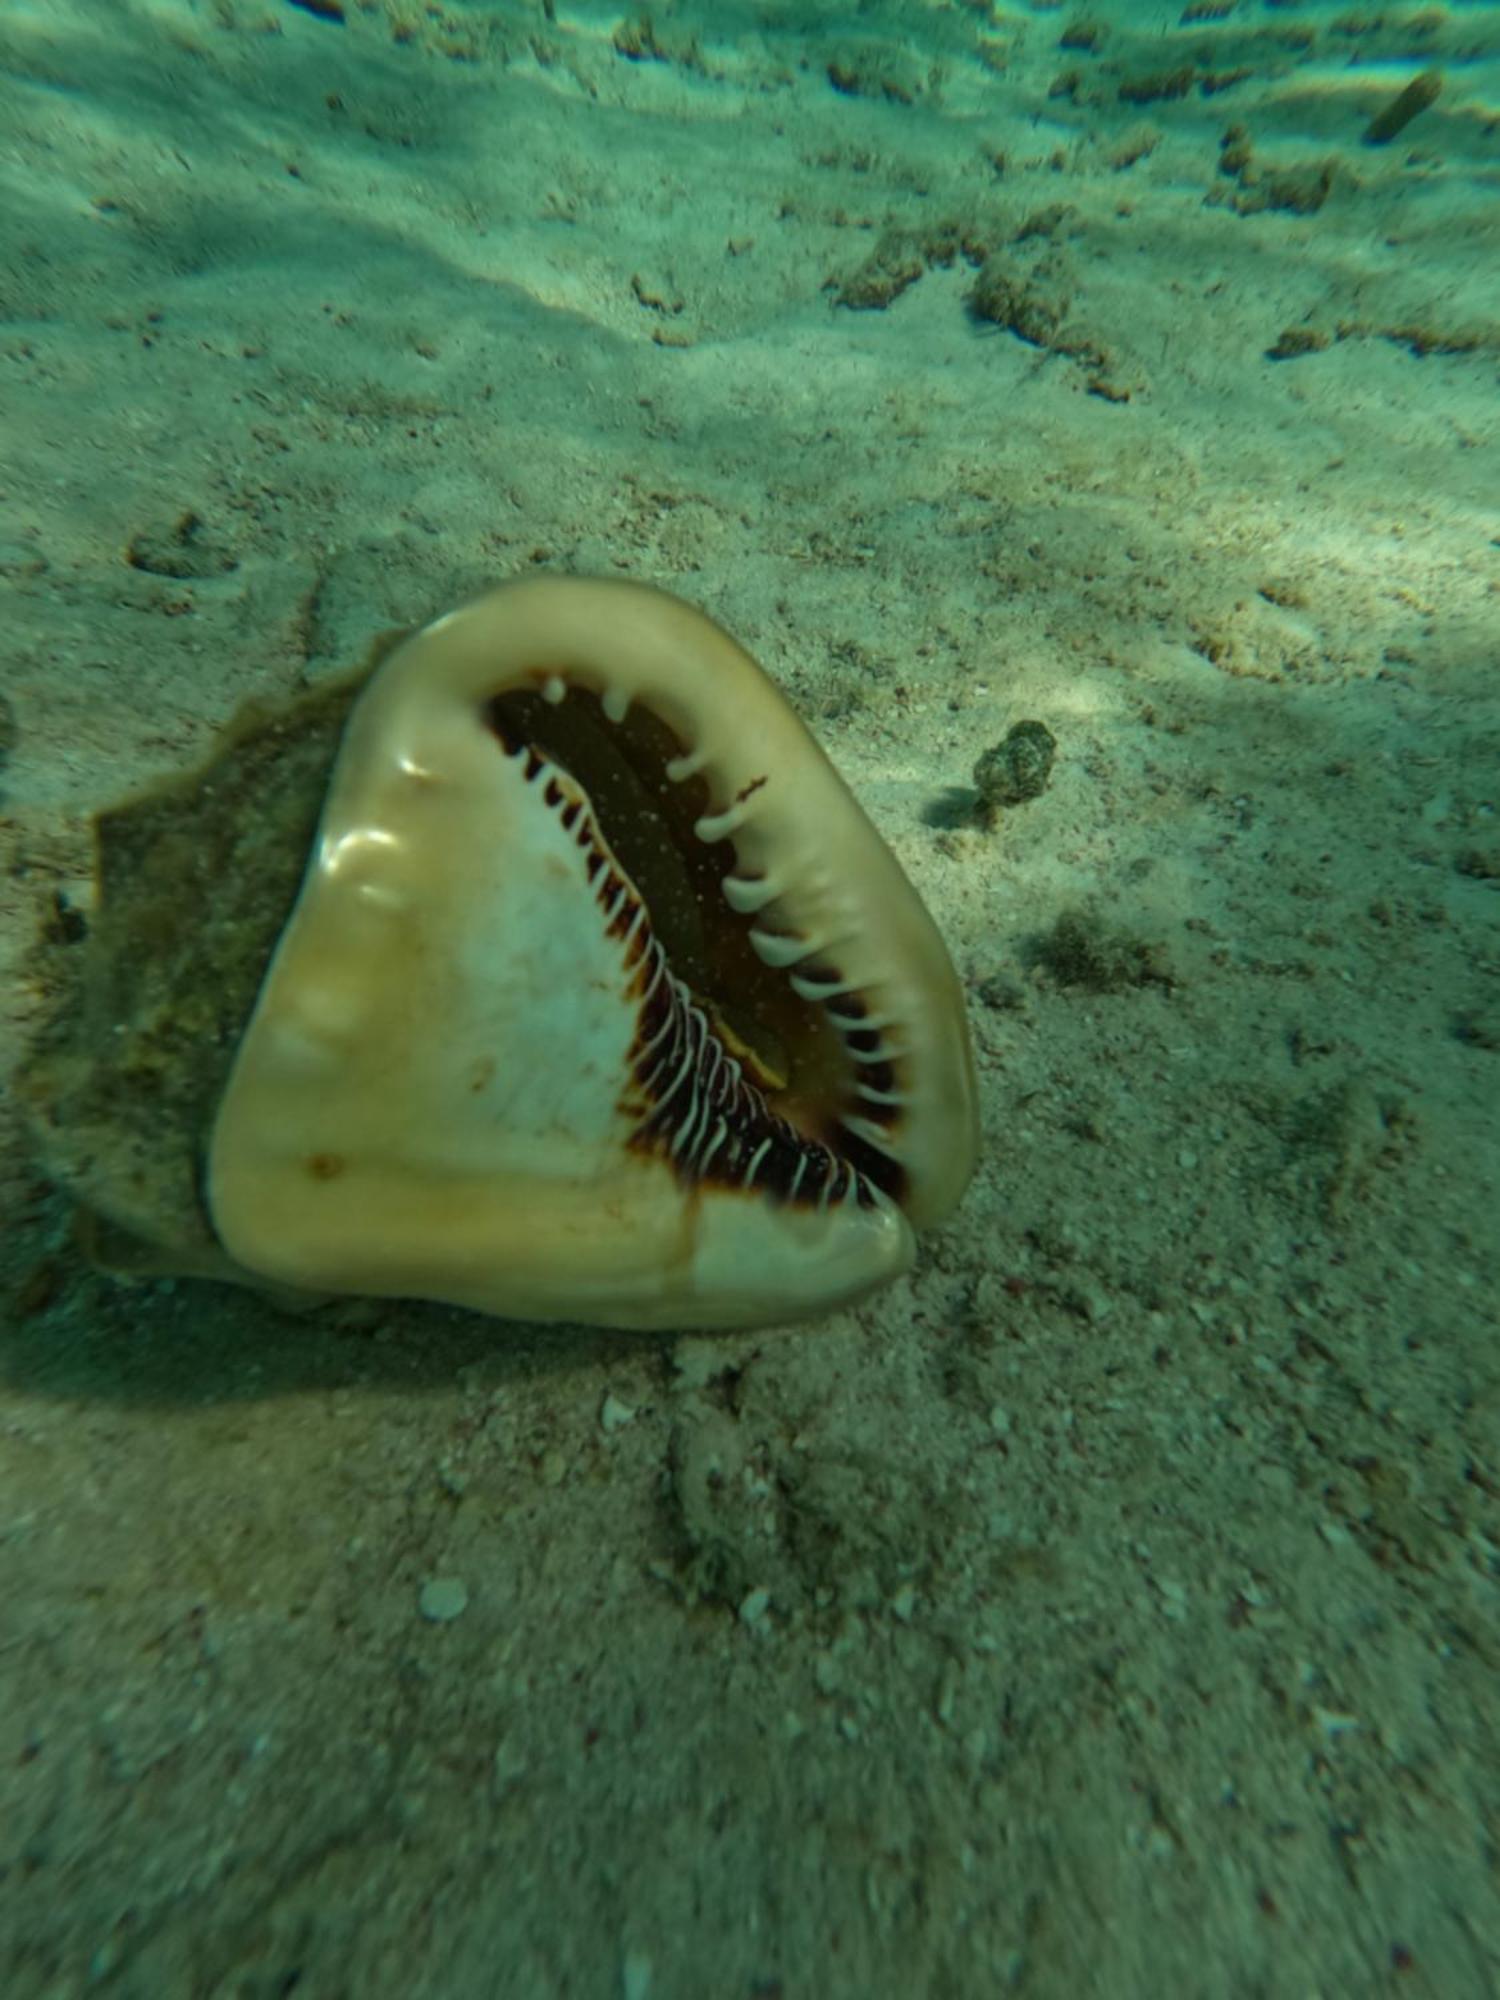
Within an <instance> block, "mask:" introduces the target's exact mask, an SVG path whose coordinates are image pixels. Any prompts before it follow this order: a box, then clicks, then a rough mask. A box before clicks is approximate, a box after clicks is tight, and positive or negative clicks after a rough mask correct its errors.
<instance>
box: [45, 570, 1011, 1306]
mask: <svg viewBox="0 0 1500 2000" xmlns="http://www.w3.org/2000/svg"><path fill="white" fill-rule="evenodd" d="M282 726H283V728H284V726H285V725H284V723H283V725H282ZM318 726H320V727H323V728H324V729H327V728H328V727H329V723H328V719H327V718H326V717H324V718H323V719H322V720H321V722H320V723H319V725H318ZM309 727H311V725H309ZM247 734H248V735H252V736H253V734H254V731H253V730H250V731H248V732H247V731H246V730H244V729H243V728H242V731H241V737H242V740H243V739H244V738H245V737H246V735H247ZM256 740H257V741H258V740H259V739H258V738H257V739H256ZM313 761H314V762H316V759H314V760H313ZM261 762H262V763H263V764H264V763H265V762H266V759H265V757H264V756H262V758H261ZM205 784H206V789H208V790H209V791H210V793H212V792H213V791H214V789H215V781H214V780H213V779H212V778H210V779H208V780H206V781H205V782H201V783H200V793H201V791H202V790H203V789H205ZM217 789H218V791H219V792H220V793H221V794H222V792H223V791H224V790H225V781H224V779H223V777H222V775H221V776H220V777H219V778H218V779H217ZM229 789H230V790H232V789H233V787H232V786H230V787H229ZM303 789H304V792H305V788H303ZM242 809H244V810H261V809H262V808H260V807H254V808H252V807H249V806H243V807H242ZM183 820H184V815H182V814H181V813H180V812H179V813H178V815H177V818H176V819H175V820H174V822H173V832H172V836H171V838H172V840H173V841H175V842H177V843H180V841H181V839H182V838H183ZM108 825H109V821H108V819H107V818H106V821H105V822H104V824H103V827H102V828H101V833H102V834H103V833H104V832H107V830H108ZM165 838H166V836H164V835H161V834H160V833H158V834H157V835H156V836H154V839H155V845H156V847H160V846H161V845H162V844H163V841H164V840H165ZM217 838H218V841H219V865H220V867H221V868H223V867H226V866H236V865H238V863H237V860H236V857H235V856H234V855H233V854H228V855H226V854H225V853H224V851H223V849H224V844H225V841H226V840H228V841H229V842H230V844H231V845H233V843H234V841H235V839H236V838H238V836H234V835H227V836H226V835H225V834H224V833H223V832H222V831H221V832H220V834H219V835H218V836H217ZM304 838H305V836H304ZM106 873H107V871H106ZM159 901H160V897H158V902H159ZM283 908H284V906H283ZM183 922H184V924H189V923H190V922H191V913H190V911H186V910H185V911H184V913H183ZM238 928H239V929H240V930H241V931H245V930H246V928H247V926H246V924H244V923H241V924H240V925H239V927H238ZM251 928H253V927H251ZM117 943H118V939H117ZM173 949H174V951H175V953H176V960H177V962H178V965H179V972H178V975H177V990H179V991H180V990H181V981H182V978H183V977H185V974H184V973H183V971H182V969H181V965H182V959H183V952H182V948H181V945H180V942H179V943H177V944H175V945H174V947H173ZM205 949H206V950H208V951H209V952H210V955H211V951H212V948H211V947H205ZM222 949H223V951H224V952H226V953H227V952H228V951H229V946H228V945H227V944H226V945H224V946H223V947H222ZM259 949H260V951H261V957H260V961H259V968H258V970H257V978H258V981H259V990H258V993H257V994H256V997H255V999H254V1004H253V1008H252V1009H251V1010H250V1011H249V1018H248V1021H245V1020H244V1015H243V1008H244V1002H243V999H241V1001H240V1002H239V1006H240V1009H241V1012H240V1018H239V1020H238V1021H237V1022H236V1023H235V1024H234V1026H233V1029H232V1031H230V1032H228V1033H226V1030H225V1025H224V1024H222V1023H221V1024H220V1025H219V1026H218V1029H217V1033H218V1036H219V1039H220V1040H221V1041H222V1042H224V1043H225V1044H226V1047H225V1051H224V1056H223V1057H222V1058H221V1060H220V1064H219V1068H218V1071H217V1073H216V1074H214V1073H213V1065H212V1063H210V1064H209V1065H208V1067H207V1069H206V1070H205V1071H204V1081H203V1082H202V1083H201V1084H200V1085H199V1086H198V1087H197V1089H196V1093H195V1103H196V1107H197V1108H196V1111H194V1112H193V1113H191V1114H190V1115H189V1116H188V1117H187V1123H188V1124H189V1125H191V1124H192V1123H193V1122H194V1120H196V1121H197V1130H196V1131H195V1132H194V1133H193V1134H192V1139H191V1144H192V1146H193V1148H194V1150H195V1152H196V1155H197V1165H198V1166H199V1168H200V1169H201V1173H200V1177H199V1179H198V1183H197V1185H196V1187H195V1190H194V1201H195V1204H196V1206H197V1210H198V1215H197V1221H198V1224H199V1234H200V1236H203V1237H206V1239H207V1240H206V1241H205V1242H203V1243H202V1244H201V1245H200V1247H201V1248H202V1250H203V1252H204V1254H203V1255H201V1256H198V1257H194V1256H192V1255H179V1257H178V1258H177V1259H176V1260H175V1261H177V1262H180V1263H181V1264H182V1265H183V1266H185V1267H189V1268H198V1269H203V1270H213V1269H218V1270H219V1271H220V1272H221V1274H222V1275H230V1276H239V1277H242V1278H247V1279H249V1280H251V1281H256V1282H262V1283H266V1284H268V1285H272V1286H277V1287H285V1288H289V1289H290V1290H291V1291H293V1292H301V1293H320V1294H327V1293H362V1294H376V1295H384V1296H403V1297H416V1298H426V1299H435V1300H444V1301H448V1302H450V1303H453V1304H457V1305H462V1306H467V1307H472V1308H476V1309H478V1310H479V1311H482V1312H487V1313H493V1314H497V1315H501V1316H504V1317H510V1318H527V1319H539V1320H559V1319H566V1320H582V1321H588V1322H593V1323H596V1324H602V1325H613V1326H627V1327H676V1326H695V1327H717V1326H747V1325H759V1324H764V1323H769V1322H774V1321H780V1320H786V1319H791V1318H796V1317H799V1316H802V1315H806V1314H809V1313H816V1312H821V1311H826V1310H829V1309H831V1308H834V1307H837V1306H840V1305H843V1304H847V1303H848V1302H849V1301H851V1300H853V1299H855V1298H857V1297H859V1296H860V1295H861V1294H863V1293H865V1292H867V1291H869V1290H870V1289H871V1288H873V1287H874V1286H876V1285H879V1284H881V1283H883V1282H885V1281H886V1280H888V1279H890V1278H893V1277H895V1276H896V1275H898V1274H899V1273H900V1272H902V1271H903V1270H905V1269H906V1268H907V1266H908V1265H909V1263H910V1261H911V1257H912V1254H913V1244H914V1230H915V1229H916V1228H917V1227H920V1226H923V1225H926V1224H929V1223H933V1222H936V1221H939V1220H941V1219H942V1218H943V1217H944V1216H945V1215H947V1214H948V1213H949V1212H950V1211H951V1209H952V1208H953V1206H954V1205H955V1203H956V1202H957V1200H958V1199H959V1196H960V1195H961V1193H962V1191H963V1188H964V1186H965V1184H966V1182H967V1181H968V1179H969V1177H970V1174H971V1172H972V1169H973V1165H974V1161H975V1157H976V1151H977V1144H978V1131H977V1118H976V1110H975V1098H976V1094H975V1085H974V1070H973V1060H972V1053H971V1048H970V1043H969V1037H968V1031H967V1026H966V1023H965V1018H964V1009H963V1001H962V994H961V989H960V987H959V983H958V981H957V979H956V977H955V975H954V971H953V968H952V965H951V963H950V961H949V958H948V955H947V952H946V950H945V949H944V946H943V944H942V941H941V939H940V938H939V936H938V933H937V931H936V929H935V927H934V926H933V924H932V922H931V919H930V918H929V917H928V915H927V913H926V911H925V910H924V908H923V907H922V904H921V903H920V901H919V899H918V898H917V896H916V893H915V891H914V890H913V889H912V887H911V885H910V884H909V882H908V881H907V879H906V877H905V876H904V875H903V873H902V872H901V869H900V867H899V865H898V864H897V862H896V860H895V858H894V856H893V855H892V854H891V852H890V850H889V849H888V848H887V847H886V845H885V844H884V842H883V841H882V840H881V839H880V837H879V835H878V834H877V833H876V832H875V830H874V828H873V827H872V826H871V825H870V822H869V821H868V820H867V819H866V817H865V815H864V813H863V812H862V811H861V810H860V808H859V806H858V805H857V804H856V802H855V800H854V799H853V797H852V796H851V794H850V793H849V791H848V790H847V788H846V787H845V785H844V784H843V782H842V780H841V779H840V778H839V777H838V775H837V773H836V772H835V771H834V769H833V767H832V766H831V764H829V762H828V760H827V759H826V757H825V756H824V755H823V753H822V751H821V750H820V749H819V748H818V747H817V745H816V744H815V743H814V741H813V739H812V738H811V736H810V735H809V734H808V732H807V731H806V729H805V728H804V727H803V725H802V723H801V722H800V721H799V720H798V718H797V717H796V715H795V714H794V712H793V711H792V709H791V708H790V706H789V705H788V703H787V702H786V700H785V699H784V697H783V696H782V695H781V693H780V692H779V690H778V689H777V688H776V687H775V685H774V684H773V683H772V682H771V681H770V680H769V679H768V678H767V677H766V676H765V675H764V674H763V673H762V671H761V670H760V668H759V667H758V666H757V665H756V664H755V662H754V661H753V660H752V659H751V658H750V656H749V655H748V654H747V653H745V652H744V651H743V650H742V649H741V648H740V647H739V646H738V645H736V643H735V642H734V641H733V640H732V639H731V638H729V636H728V635H727V634H726V633H725V632H723V631H722V630H721V629H720V628H719V627H718V626H717V625H715V624H714V623H713V622H712V621H711V620H710V619H708V618H707V617H705V616H704V615H703V614H702V613H701V612H699V611H697V610H695V609H693V608H692V607H691V606H689V605H687V604H684V603H682V602H681V601H680V600H678V599H676V598H673V597H670V596H668V595H666V594H665V593H663V592H661V591H657V590H652V589H649V588H646V587H644V586H641V585H637V584H631V583H625V582H619V581H603V580H590V579H581V578H569V577H538V578H532V579H527V580H524V581H520V582H514V583H509V584H503V585H501V586H499V587H498V588H496V589H494V590H492V591H490V592H489V593H487V594H486V595H484V596H482V597H480V598H478V599H477V600H475V601H474V602H472V603H470V604H468V605H466V606H464V607H463V608H462V609H460V610H458V611H456V612H453V613H451V614H450V615H448V616H446V617H443V618H440V619H438V620H437V621H436V622H434V623H433V624H430V625H428V626H426V627H424V628H423V629H422V630H420V631H418V632H417V633H415V634H414V635H413V636H411V637H410V638H408V639H406V640H405V641H404V642H402V643H401V644H399V645H398V646H396V647H395V649H394V650H392V651H390V652H388V653H387V654H386V656H385V657H384V658H383V660H382V661H381V662H380V663H379V665H378V666H377V667H376V669H375V671H374V673H373V674H372V675H371V677H370V678H369V680H368V682H367V684H365V685H364V686H363V687H362V689H360V691H358V692H357V694H355V695H354V696H353V698H352V706H351V707H350V708H349V713H348V718H347V722H346V724H345V726H344V728H343V732H342V740H341V742H340V743H339V746H338V749H337V753H336V756H335V757H334V759H333V763H332V769H331V775H330V778H329V783H328V790H327V797H326V801H325V802H324V804H323V808H322V814H321V819H320V822H319V824H318V827H317V831H316V834H315V836H314V837H313V840H312V851H311V856H310V858H309V859H308V860H307V863H306V868H305V873H304V875H303V879H302V883H301V887H300V891H299V892H298V894H297V896H296V901H295V905H294V907H293V908H292V910H291V913H290V916H289V918H287V920H286V922H285V925H284V928H283V929H282V930H281V932H280V935H279V939H277V940H276V941H275V944H274V950H273V951H271V952H270V957H269V965H266V962H265V949H266V947H265V945H264V944H262V945H260V947H259ZM134 956H135V957H136V958H137V959H138V958H139V953H138V952H137V953H136V954H134ZM260 972H263V977H260V976H259V975H260ZM121 976H122V975H121V973H120V971H119V968H118V967H117V968H116V971H115V974H114V977H115V978H116V980H117V981H118V979H119V978H120V977H121ZM141 976H142V975H141V973H140V970H139V967H138V966H137V967H136V968H135V969H133V970H132V971H131V973H130V974H129V980H130V981H132V982H135V985H134V986H133V988H132V990H133V992H134V999H133V1001H132V1002H131V1005H129V1006H127V1007H126V1009H125V1011H126V1013H127V1015H130V1014H131V1013H132V1012H133V1013H134V1015H135V1016H136V1017H138V1016H139V1013H140V1005H139V1000H140V995H139V991H138V990H136V989H137V988H138V984H139V979H140V977H141ZM240 977H241V982H242V984H243V979H244V968H243V967H242V968H241V973H240ZM225 978H226V980H228V978H229V975H228V974H227V973H226V974H225ZM85 983H86V984H87V982H85ZM169 984H170V982H169ZM202 1011H203V1010H202V1007H201V1005H200V1007H199V1012H200V1013H201V1012H202ZM159 1012H160V1007H159V1004H158V1008H157V1013H158V1015H159ZM87 1013H88V1008H87V1005H86V1004H84V1003H75V1004H74V1005H73V1006H72V1008H71V1012H70V1014H69V1015H68V1017H67V1019H68V1025H67V1026H65V1027H64V1028H63V1029H62V1030H60V1031H59V1032H58V1033H56V1034H54V1035H53V1037H52V1038H51V1043H50V1046H49V1047H47V1048H44V1050H43V1052H42V1054H41V1056H40V1057H39V1058H38V1060H37V1062H36V1063H35V1064H34V1065H33V1067H32V1072H31V1075H30V1078H29V1081H28V1083H27V1096H28V1098H29V1100H30V1102H31V1104H32V1107H33V1115H34V1118H35V1120H36V1122H37V1123H38V1125H39V1127H40V1128H41V1129H42V1131H43V1134H44V1141H45V1140H46V1139H47V1138H49V1137H50V1141H51V1144H50V1147H49V1150H50V1151H51V1152H52V1153H53V1155H54V1157H55V1158H60V1159H61V1161H62V1164H63V1177H64V1178H65V1179H68V1180H69V1181H70V1182H71V1183H72V1184H73V1185H74V1187H75V1191H76V1192H77V1193H78V1194H79V1195H80V1197H81V1198H82V1199H83V1200H84V1202H85V1203H86V1204H87V1205H88V1206H90V1207H91V1208H92V1209H93V1210H94V1211H95V1212H96V1213H98V1214H101V1215H103V1216H104V1217H106V1218H107V1219H109V1220H112V1221H114V1222H116V1223H120V1224H122V1225H123V1226H124V1227H126V1228H127V1229H129V1230H130V1231H131V1233H132V1234H133V1235H134V1236H136V1237H144V1238H145V1239H146V1240H147V1241H148V1242H150V1241H152V1240H153V1239H154V1240H155V1241H157V1242H158V1243H159V1244H160V1245H161V1248H162V1258H161V1261H162V1262H163V1263H171V1262H173V1261H174V1259H173V1257H172V1255H171V1249H172V1240H173V1234H174V1232H173V1229H172V1228H167V1227H163V1226H161V1225H160V1224H159V1223H156V1224H153V1225H151V1226H147V1227H145V1228H142V1227H141V1213H142V1212H143V1211H142V1203H141V1201H140V1200H139V1199H135V1200H134V1203H133V1205H132V1197H131V1194H130V1188H129V1180H130V1173H129V1170H128V1165H127V1170H126V1171H124V1172H123V1173H116V1174H115V1176H114V1179H113V1181H111V1180H110V1176H109V1174H108V1173H103V1174H101V1170H100V1165H99V1158H98V1152H97V1149H95V1152H94V1155H93V1157H92V1158H91V1159H90V1160H89V1163H88V1166H87V1170H86V1171H83V1170H81V1169H80V1166H79V1155H78V1149H77V1146H76V1143H75V1144H74V1145H73V1146H72V1148H71V1149H70V1146H69V1143H68V1140H67V1136H66V1134H67V1128H68V1123H69V1115H70V1114H69V1109H68V1103H67V1098H68V1088H69V1080H70V1078H71V1083H72V1086H73V1088H74V1090H75V1093H76V1091H77V1090H79V1089H80V1088H82V1086H81V1085H80V1083H79V1070H78V1065H79V1063H80V1061H81V1060H82V1058H81V1055H80V1046H81V1043H80V1038H81V1037H82V1038H83V1039H86V1034H85V1032H84V1030H85V1017H86V1015H87ZM153 1018H155V1017H153ZM159 1030H160V1022H159V1020H158V1021H157V1027H156V1029H155V1030H153V1032H155V1033H156V1034H157V1039H158V1043H159V1040H160V1033H159ZM136 1054H137V1059H138V1058H139V1050H138V1049H137V1051H136ZM225 1061H227V1065H228V1067H227V1076H226V1075H225V1074H224V1062H225ZM70 1062H71V1064H72V1068H71V1070H70V1067H69V1065H70ZM85 1067H86V1068H90V1069H91V1076H90V1084H89V1088H88V1090H86V1091H85V1092H84V1095H85V1097H87V1098H88V1099H89V1101H90V1102H92V1103H93V1104H94V1106H95V1112H94V1115H95V1117H96V1118H97V1117H98V1116H99V1115H100V1112H99V1109H98V1107H99V1103H100V1098H99V1085H98V1078H97V1075H95V1074H93V1073H92V1071H93V1070H96V1069H97V1064H96V1063H92V1062H91V1064H85ZM201 1067H202V1063H201V1059H200V1068H201ZM210 1075H212V1084H211V1086H210V1082H209V1077H210ZM210 1087H211V1088H212V1091H213V1097H212V1101H211V1103H210V1102H208V1101H206V1100H207V1096H208V1092H209V1089H210ZM80 1108H81V1107H80V1105H78V1104H76V1103H75V1105H74V1107H73V1110H74V1112H75V1113H76V1112H78V1111H79V1110H80ZM85 1122H86V1121H85ZM146 1131H147V1127H146V1125H145V1124H144V1122H143V1121H142V1120H141V1119H140V1118H139V1117H138V1118H137V1120H136V1130H135V1133H134V1141H135V1145H134V1154H133V1164H134V1168H135V1170H136V1171H137V1173H138V1174H145V1175H146V1176H147V1177H148V1178H149V1174H150V1168H149V1165H148V1164H147V1162H146V1161H145V1160H144V1159H143V1158H142V1157H141V1149H142V1145H143V1143H144V1144H146V1145H147V1146H148V1147H149V1141H147V1140H146ZM70 1166H71V1168H72V1169H73V1170H72V1171H71V1172H70V1171H68V1169H69V1167H70ZM176 1178H177V1179H180V1178H181V1176H180V1173H179V1174H177V1175H176ZM191 1234H192V1232H191V1231H190V1230H188V1231H185V1232H183V1241H184V1244H185V1243H186V1238H187V1236H190V1235H191ZM148 1261H149V1260H148Z"/></svg>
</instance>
